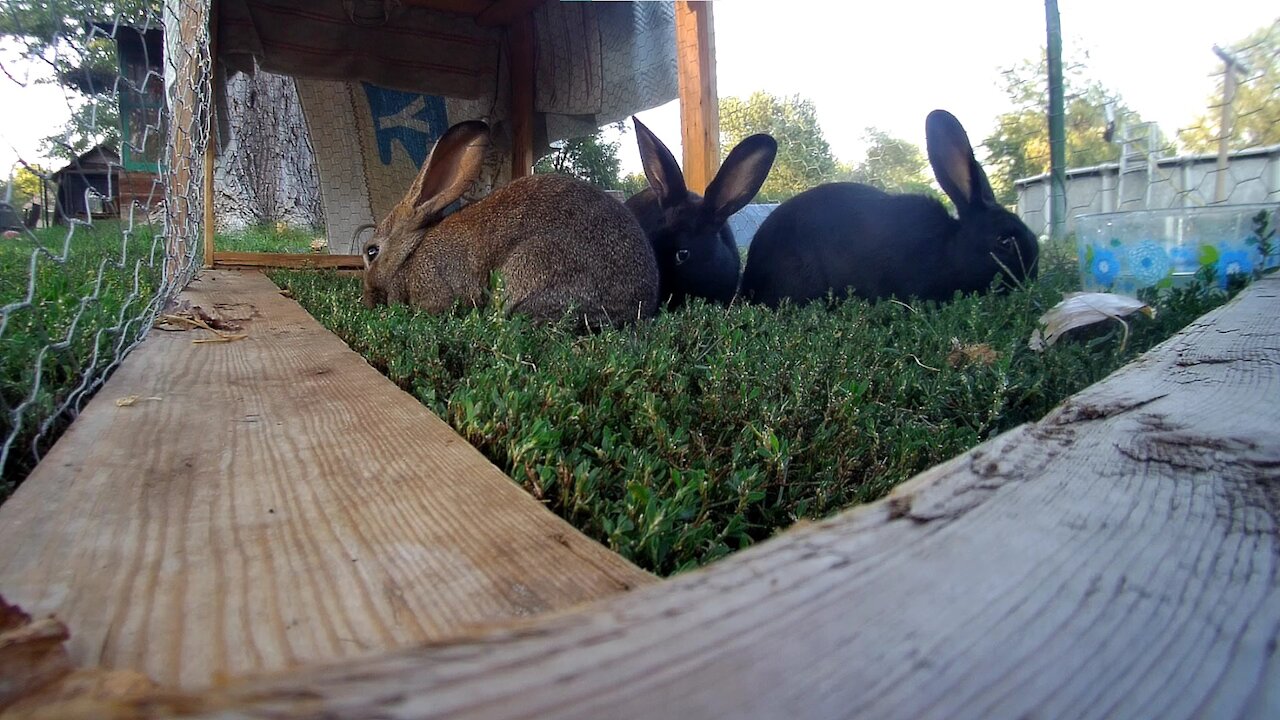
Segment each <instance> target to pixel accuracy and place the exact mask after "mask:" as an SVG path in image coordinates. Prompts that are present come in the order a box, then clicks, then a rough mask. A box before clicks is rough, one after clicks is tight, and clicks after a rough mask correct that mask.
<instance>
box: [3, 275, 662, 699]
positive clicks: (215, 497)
mask: <svg viewBox="0 0 1280 720" xmlns="http://www.w3.org/2000/svg"><path fill="white" fill-rule="evenodd" d="M184 296H185V298H186V299H187V300H190V301H191V303H192V304H194V305H201V306H203V307H206V308H209V307H215V308H217V309H218V311H219V314H220V315H221V316H222V317H223V318H225V319H235V318H244V320H243V321H242V324H243V325H244V332H247V333H248V337H247V338H246V339H244V340H239V341H236V342H228V343H208V344H193V343H192V340H193V339H196V338H197V337H201V336H206V334H205V332H204V331H201V330H194V331H191V332H186V333H181V332H179V333H168V332H161V331H153V332H152V333H151V335H150V336H149V337H148V338H147V340H146V341H145V342H144V343H143V344H142V345H141V346H140V347H139V348H138V349H137V350H135V351H134V352H133V353H132V354H130V355H129V356H128V358H127V359H126V360H125V362H124V363H123V364H122V366H121V367H120V368H119V369H118V370H117V371H116V373H115V375H113V376H112V377H111V379H110V380H109V381H108V382H107V384H106V386H105V387H104V388H103V389H102V390H101V391H100V392H99V393H98V395H97V396H96V397H95V398H94V399H93V401H92V402H90V404H89V406H88V407H87V408H86V409H85V412H84V413H83V414H82V415H81V416H80V417H79V418H78V419H77V420H76V422H75V423H74V424H73V425H72V426H71V428H70V429H69V430H68V431H67V433H66V434H65V435H64V436H63V437H62V439H60V440H59V441H58V443H57V445H55V447H54V448H53V450H52V451H51V452H50V453H49V455H48V456H47V457H46V458H45V459H44V461H43V462H42V463H41V464H40V465H39V466H38V467H37V468H36V471H35V472H34V473H33V474H32V475H31V476H30V477H29V478H28V479H27V481H26V482H25V483H24V484H23V485H22V486H21V487H20V488H19V489H18V492H17V493H16V494H15V495H14V496H13V497H12V498H10V499H9V501H8V502H7V503H5V504H4V505H3V506H2V507H0V547H2V548H4V552H3V553H0V595H3V596H5V597H6V598H8V599H9V601H10V602H13V603H16V604H18V605H20V606H22V607H23V608H24V609H26V610H27V611H28V612H30V613H31V614H32V615H35V616H41V615H43V614H45V613H57V615H58V616H59V617H60V618H61V619H63V620H64V621H66V623H67V624H68V626H70V627H71V628H72V633H73V636H72V638H71V641H70V645H69V648H70V651H71V655H72V658H73V659H74V660H75V661H76V662H77V664H79V665H82V666H83V665H87V666H94V665H101V666H105V667H108V668H129V669H134V670H140V671H143V672H145V673H146V674H148V675H149V676H151V677H152V678H153V679H155V680H156V681H158V682H160V683H161V684H164V685H169V686H179V687H187V688H193V687H201V686H205V685H209V684H210V683H212V682H214V681H215V680H218V679H219V678H221V677H224V676H228V675H245V674H254V673H260V672H263V671H270V670H278V669H281V668H287V667H291V666H295V665H299V664H303V663H316V662H320V661H332V660H335V659H338V658H346V657H351V656H354V655H359V654H361V653H368V652H372V651H385V650H387V649H389V648H397V647H405V646H408V645H414V644H418V643H422V642H425V641H433V640H440V639H442V638H446V637H449V636H451V635H453V634H456V633H459V632H461V631H462V630H464V629H465V628H467V627H469V626H471V625H473V624H476V623H484V622H491V621H495V620H501V619H509V618H512V617H518V616H530V615H536V614H539V613H543V612H546V611H548V610H554V609H558V608H563V607H566V606H569V605H573V604H575V603H580V602H582V601H585V600H591V599H596V598H599V597H602V596H605V595H610V594H613V593H615V592H620V591H623V590H626V589H629V588H631V587H634V586H636V585H641V584H645V583H647V582H649V581H650V580H651V576H649V575H647V574H646V573H644V572H642V571H640V570H638V569H637V568H635V567H634V566H632V565H630V564H629V563H627V562H626V561H624V560H622V559H621V558H620V557H618V556H617V555H614V554H613V553H610V552H609V551H607V550H605V549H604V548H603V547H601V546H599V545H597V544H596V543H594V542H592V541H590V540H588V539H586V538H585V537H583V536H582V535H580V534H579V533H578V532H577V531H575V530H574V529H573V528H571V527H570V526H569V525H567V524H566V523H564V522H562V521H561V520H559V519H558V518H556V517H555V516H554V515H552V514H551V513H550V512H549V511H547V510H546V509H545V508H544V507H543V506H542V505H541V504H539V503H538V502H536V501H535V500H533V499H532V498H531V497H530V496H529V495H527V494H526V493H524V492H523V491H522V490H521V489H520V488H519V487H518V486H517V485H516V484H515V483H513V482H512V481H511V480H510V479H508V478H507V477H506V476H505V475H503V474H502V473H501V472H500V471H499V470H498V469H497V468H496V467H494V466H493V465H492V464H490V463H489V462H488V461H487V460H486V459H485V458H484V457H483V456H481V455H480V454H479V453H478V452H477V451H476V450H474V449H473V448H472V447H471V446H470V445H468V444H467V443H466V442H465V441H463V440H462V439H461V438H460V437H458V436H457V435H456V434H455V433H454V432H453V431H452V430H451V429H450V428H449V427H448V426H446V425H445V424H444V423H443V422H442V421H440V420H439V419H438V418H436V417H435V416H434V415H432V414H431V413H430V412H428V411H427V410H426V409H425V408H424V407H423V406H422V405H421V404H419V403H418V401H417V400H415V399H414V398H413V397H411V396H409V395H407V394H405V393H403V392H401V391H400V390H398V389H397V388H395V387H394V386H393V385H391V384H390V383H389V382H388V381H387V380H386V379H385V378H384V377H383V376H382V375H381V374H379V373H378V372H377V371H376V370H374V369H373V368H371V367H369V365H367V364H366V363H365V362H364V360H363V359H362V358H361V357H360V356H358V355H356V354H355V353H353V352H351V351H350V350H349V349H347V347H346V346H345V345H343V344H342V342H341V341H339V340H338V339H337V338H336V337H334V336H333V335H332V334H330V333H328V332H327V331H325V330H324V329H323V328H321V327H320V326H319V324H318V323H316V321H315V320H314V319H312V318H311V317H310V316H309V315H307V314H306V312H305V311H303V310H302V308H300V307H299V306H298V305H297V304H296V303H294V302H293V301H291V300H288V299H285V298H284V297H282V296H281V295H280V294H279V291H278V290H277V288H276V287H275V286H274V285H272V284H271V283H270V282H269V281H268V280H267V279H266V278H264V277H262V276H261V275H260V274H258V273H252V272H250V273H244V274H241V273H238V272H229V271H206V272H204V273H203V274H202V275H201V276H200V279H199V280H197V281H196V282H195V283H193V285H192V286H191V288H189V290H188V291H187V292H186V293H184ZM128 396H137V400H136V402H134V403H133V404H132V405H127V406H123V407H121V406H118V405H117V402H116V401H117V400H120V399H122V398H125V397H128Z"/></svg>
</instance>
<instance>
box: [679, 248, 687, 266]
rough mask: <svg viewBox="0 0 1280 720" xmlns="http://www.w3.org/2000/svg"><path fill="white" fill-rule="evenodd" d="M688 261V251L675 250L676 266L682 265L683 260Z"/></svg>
mask: <svg viewBox="0 0 1280 720" xmlns="http://www.w3.org/2000/svg"><path fill="white" fill-rule="evenodd" d="M688 259H689V251H688V250H677V251H676V264H677V265H682V264H684V261H685V260H688Z"/></svg>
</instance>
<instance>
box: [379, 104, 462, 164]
mask: <svg viewBox="0 0 1280 720" xmlns="http://www.w3.org/2000/svg"><path fill="white" fill-rule="evenodd" d="M360 84H361V85H363V86H364V93H365V97H367V98H368V99H369V112H370V113H372V115H373V131H374V134H375V135H376V137H377V140H378V159H379V160H381V161H382V164H383V165H390V164H391V159H392V155H391V143H393V142H399V143H400V146H401V147H402V148H404V151H405V152H406V153H408V155H409V158H410V159H411V160H413V164H414V165H415V166H419V167H420V166H421V165H422V163H424V162H426V160H427V155H428V153H430V152H431V148H432V147H434V146H435V144H436V140H439V139H440V136H441V135H443V134H444V131H445V130H447V129H448V123H449V120H448V117H447V113H446V111H445V106H444V98H442V97H439V96H436V95H423V94H421V93H412V92H402V91H400V90H388V89H387V88H381V87H378V86H377V85H370V84H369V83H360Z"/></svg>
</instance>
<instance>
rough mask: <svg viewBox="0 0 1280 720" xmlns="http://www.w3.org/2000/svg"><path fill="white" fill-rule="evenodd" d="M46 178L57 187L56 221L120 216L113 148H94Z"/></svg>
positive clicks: (117, 169)
mask: <svg viewBox="0 0 1280 720" xmlns="http://www.w3.org/2000/svg"><path fill="white" fill-rule="evenodd" d="M49 177H50V179H51V180H52V181H53V182H54V183H56V184H57V186H58V190H57V193H56V194H55V196H54V198H55V199H54V207H55V208H56V214H55V218H56V220H57V222H60V223H62V222H66V221H67V220H71V219H75V220H85V221H88V220H92V219H98V218H113V217H118V216H119V215H120V210H119V187H120V183H119V181H120V154H119V153H117V152H116V150H115V148H111V147H106V146H103V145H98V146H95V147H93V148H92V149H90V150H88V151H86V152H85V153H83V154H81V155H80V156H79V157H77V158H76V159H75V160H72V161H71V162H69V163H67V164H66V165H65V166H64V167H62V168H61V169H59V170H57V171H55V172H54V173H53V174H52V175H50V176H49Z"/></svg>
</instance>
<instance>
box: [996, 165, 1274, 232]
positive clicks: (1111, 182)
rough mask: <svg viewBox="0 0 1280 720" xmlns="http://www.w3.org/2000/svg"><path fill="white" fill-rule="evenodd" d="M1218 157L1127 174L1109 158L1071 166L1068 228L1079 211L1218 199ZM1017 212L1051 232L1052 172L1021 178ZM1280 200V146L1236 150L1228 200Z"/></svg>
mask: <svg viewBox="0 0 1280 720" xmlns="http://www.w3.org/2000/svg"><path fill="white" fill-rule="evenodd" d="M1217 172H1218V171H1217V157H1216V156H1214V155H1187V156H1182V157H1176V158H1165V159H1162V160H1159V161H1157V163H1156V168H1155V172H1153V173H1148V168H1147V165H1146V164H1145V163H1141V164H1136V165H1135V166H1134V167H1132V168H1131V169H1130V170H1129V171H1128V172H1126V173H1125V174H1124V177H1123V178H1121V176H1120V168H1119V165H1117V164H1115V163H1109V164H1106V165H1098V166H1096V167H1091V168H1081V169H1078V170H1068V171H1067V232H1072V231H1074V229H1075V219H1076V216H1078V215H1084V214H1087V213H1101V212H1117V211H1121V210H1155V209H1165V208H1178V207H1199V206H1204V205H1211V204H1213V200H1214V189H1215V184H1216V182H1217ZM1017 188H1018V215H1020V216H1021V217H1022V219H1023V221H1025V222H1026V223H1027V225H1029V226H1030V227H1031V229H1032V230H1033V231H1035V232H1037V233H1039V234H1041V235H1047V234H1048V233H1049V176H1048V175H1040V176H1038V177H1034V178H1027V179H1025V180H1019V181H1017ZM1260 202H1280V145H1273V146H1271V147H1265V148H1257V149H1253V150H1243V151H1240V152H1237V153H1234V154H1233V155H1232V156H1231V157H1230V159H1229V163H1228V166H1227V170H1226V200H1225V204H1230V205H1239V204H1243V203H1260Z"/></svg>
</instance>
